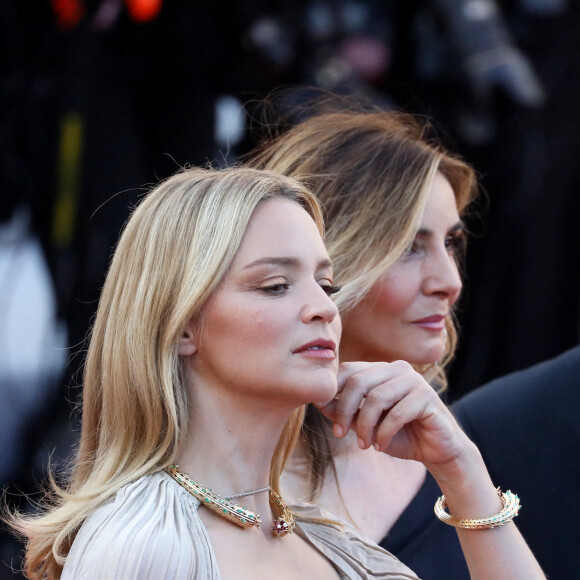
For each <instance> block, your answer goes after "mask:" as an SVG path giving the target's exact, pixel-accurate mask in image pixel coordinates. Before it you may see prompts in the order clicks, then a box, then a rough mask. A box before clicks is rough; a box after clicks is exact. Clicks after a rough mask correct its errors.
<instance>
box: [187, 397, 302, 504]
mask: <svg viewBox="0 0 580 580" xmlns="http://www.w3.org/2000/svg"><path fill="white" fill-rule="evenodd" d="M197 403H200V401H196V402H195V403H194V404H192V405H191V412H190V417H189V423H188V430H187V435H186V439H185V441H184V443H183V445H182V447H181V449H180V452H179V454H178V457H177V463H178V464H179V465H180V467H181V469H183V470H184V471H186V472H187V473H189V475H190V476H191V477H192V478H193V479H194V480H196V481H198V482H200V483H204V484H205V485H207V486H209V487H211V488H212V489H213V491H215V492H216V493H218V494H219V495H224V496H228V495H231V494H236V493H241V492H245V491H250V490H254V489H259V488H261V487H264V486H267V485H269V475H270V464H271V461H272V457H273V454H274V450H275V448H276V445H277V443H278V440H279V438H280V435H281V433H282V430H283V427H284V425H285V424H286V421H287V420H288V418H289V417H290V415H291V413H292V409H278V410H276V409H273V408H272V407H270V408H269V409H265V408H257V406H256V405H247V404H246V405H244V404H242V402H240V401H235V402H228V401H224V400H223V399H221V401H220V404H219V405H217V404H213V402H212V404H197ZM215 409H217V410H218V411H217V412H215V411H214V410H215Z"/></svg>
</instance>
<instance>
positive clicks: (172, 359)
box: [11, 168, 323, 578]
mask: <svg viewBox="0 0 580 580" xmlns="http://www.w3.org/2000/svg"><path fill="white" fill-rule="evenodd" d="M276 197H283V198H287V199H290V200H294V201H296V202H297V203H299V204H300V205H301V206H302V207H303V208H304V209H305V210H306V211H307V212H308V213H309V215H310V216H311V217H312V218H313V219H314V221H315V222H316V224H317V226H318V228H319V230H320V232H321V234H322V228H323V225H322V224H323V222H322V215H321V211H320V208H319V206H318V203H317V201H316V199H315V198H314V196H313V195H312V194H311V193H310V192H308V191H307V190H306V189H305V188H304V187H303V186H302V185H300V184H298V183H297V182H295V181H294V180H292V179H290V178H286V177H282V176H279V175H276V174H274V173H271V172H266V171H257V170H254V169H248V168H230V169H225V170H220V171H218V170H211V169H189V170H185V171H182V172H180V173H178V174H176V175H174V176H173V177H170V178H169V179H167V180H166V181H164V182H162V183H160V184H159V185H158V186H157V187H156V188H155V189H153V190H152V191H151V192H150V193H149V194H148V195H147V196H146V197H145V199H144V200H143V201H142V202H141V203H140V204H139V205H138V207H137V209H136V210H135V211H134V212H133V214H132V216H131V218H130V219H129V221H128V222H127V224H126V227H125V230H124V232H123V234H122V236H121V238H120V240H119V243H118V246H117V249H116V251H115V254H114V257H113V260H112V263H111V266H110V269H109V272H108V275H107V279H106V282H105V285H104V288H103V291H102V294H101V299H100V302H99V308H98V312H97V316H96V319H95V323H94V327H93V330H92V336H91V340H90V346H89V350H88V355H87V360H86V366H85V371H84V380H83V411H82V432H81V438H80V445H79V449H78V453H77V456H76V458H75V460H74V462H73V466H72V472H71V477H70V480H69V483H68V485H67V486H66V488H65V489H61V488H59V487H58V486H56V484H54V485H53V493H52V496H51V500H50V502H49V505H48V506H47V509H45V510H44V512H43V513H40V514H39V515H35V516H22V515H13V517H12V521H11V524H12V526H13V527H14V528H15V529H16V530H18V531H19V532H20V533H21V534H23V535H24V536H25V537H26V538H27V539H28V544H27V554H26V563H25V568H26V573H27V574H28V576H29V577H31V578H57V577H59V575H60V573H61V569H62V566H63V564H64V560H65V558H66V555H67V553H68V551H69V549H70V546H71V544H72V541H73V540H74V537H75V535H76V533H77V531H78V529H79V528H80V526H81V525H82V523H83V521H84V520H85V519H86V517H87V516H88V515H90V514H91V513H92V512H93V511H94V510H95V508H96V507H98V506H99V505H101V504H102V503H103V502H105V501H106V500H107V499H109V498H110V497H111V496H112V495H113V494H114V493H115V492H116V491H117V490H118V489H119V488H120V487H121V486H123V485H125V484H127V483H129V482H131V481H134V480H136V479H138V478H139V477H142V476H144V475H147V474H150V473H153V472H155V471H158V470H160V469H163V468H164V467H167V466H168V465H170V464H171V463H172V462H173V461H174V460H175V457H176V454H177V451H178V449H179V447H180V445H181V443H182V441H183V440H184V436H185V432H186V429H187V417H188V413H187V396H186V389H185V386H184V381H183V377H182V368H181V363H180V357H179V355H178V350H177V340H178V337H179V336H180V335H181V333H182V331H183V328H184V327H185V325H186V323H187V322H188V321H189V320H190V319H191V318H192V317H199V316H201V315H202V313H203V308H204V305H205V304H206V302H207V300H208V298H209V297H210V296H211V295H212V293H213V292H214V291H215V289H216V288H217V287H218V286H219V284H220V282H221V280H222V279H223V277H224V275H225V273H226V272H227V270H228V268H229V266H230V264H231V262H232V260H233V258H234V256H235V254H236V252H237V250H238V247H239V245H240V243H241V240H242V237H243V235H244V232H245V230H246V227H247V225H248V223H249V221H250V218H251V216H252V214H253V212H254V211H255V209H256V207H257V206H258V204H260V203H261V202H263V201H265V200H268V199H272V198H276ZM302 417H303V410H302V409H299V410H297V411H295V412H294V414H293V415H292V417H291V418H290V419H289V421H288V423H287V425H286V427H285V429H284V432H283V433H282V436H281V438H280V441H279V443H278V446H277V448H276V452H275V454H274V457H273V460H272V465H271V470H270V480H271V485H272V487H273V488H274V489H275V490H279V476H280V473H281V471H282V469H283V467H284V462H285V461H286V458H287V457H288V455H289V454H290V453H291V451H292V446H293V444H294V443H295V440H296V437H297V435H298V434H299V430H300V425H301V422H302ZM53 483H54V482H53Z"/></svg>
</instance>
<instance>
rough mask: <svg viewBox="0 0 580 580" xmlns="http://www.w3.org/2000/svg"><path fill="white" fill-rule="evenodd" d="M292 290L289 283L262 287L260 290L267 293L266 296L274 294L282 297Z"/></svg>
mask: <svg viewBox="0 0 580 580" xmlns="http://www.w3.org/2000/svg"><path fill="white" fill-rule="evenodd" d="M289 288H290V284H288V283H287V282H279V283H277V284H270V285H269V286H260V288H258V290H260V291H261V292H265V293H266V294H273V295H274V296H280V295H282V294H284V293H285V292H286V291H287V290H288V289H289Z"/></svg>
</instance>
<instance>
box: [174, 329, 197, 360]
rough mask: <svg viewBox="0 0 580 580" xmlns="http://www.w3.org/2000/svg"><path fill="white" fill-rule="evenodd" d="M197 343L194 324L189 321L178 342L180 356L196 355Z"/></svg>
mask: <svg viewBox="0 0 580 580" xmlns="http://www.w3.org/2000/svg"><path fill="white" fill-rule="evenodd" d="M196 342H197V341H196V339H195V334H194V332H193V324H192V322H191V321H189V322H188V323H187V326H186V327H185V328H184V329H183V332H182V333H181V336H180V337H179V340H178V348H179V356H191V355H192V354H195V353H196V352H197V345H196Z"/></svg>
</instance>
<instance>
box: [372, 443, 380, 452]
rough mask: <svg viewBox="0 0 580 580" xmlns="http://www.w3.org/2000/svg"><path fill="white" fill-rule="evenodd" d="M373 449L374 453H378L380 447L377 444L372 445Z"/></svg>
mask: <svg viewBox="0 0 580 580" xmlns="http://www.w3.org/2000/svg"><path fill="white" fill-rule="evenodd" d="M373 447H374V448H375V451H380V450H381V446H380V445H379V444H378V443H375V444H374V445H373Z"/></svg>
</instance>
